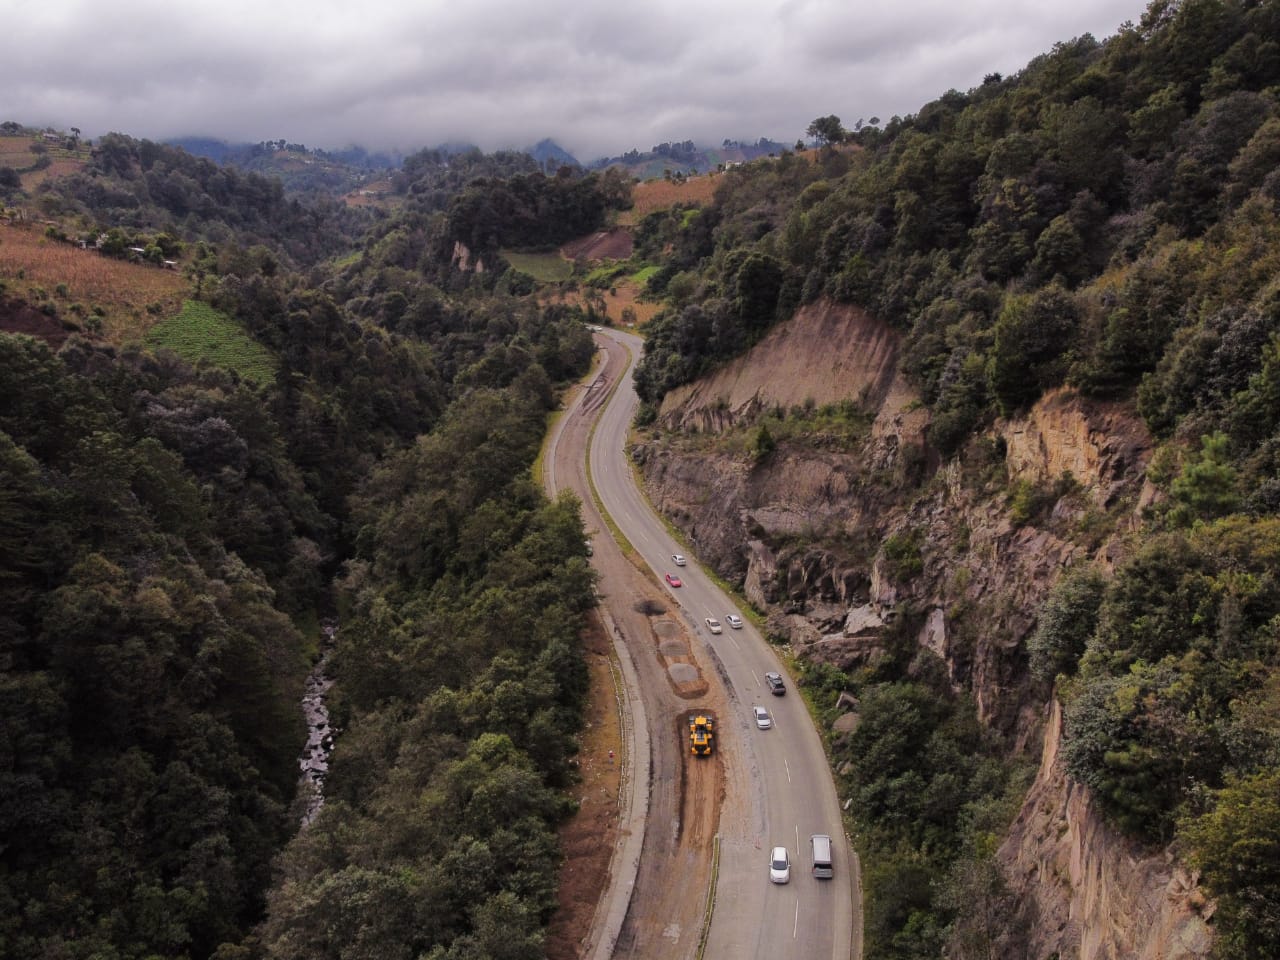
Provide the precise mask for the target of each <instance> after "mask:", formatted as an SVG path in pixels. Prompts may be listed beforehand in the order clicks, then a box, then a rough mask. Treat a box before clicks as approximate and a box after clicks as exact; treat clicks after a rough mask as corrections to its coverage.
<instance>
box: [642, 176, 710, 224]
mask: <svg viewBox="0 0 1280 960" xmlns="http://www.w3.org/2000/svg"><path fill="white" fill-rule="evenodd" d="M719 185H720V176H719V174H715V173H708V174H706V175H704V176H701V177H689V178H688V179H687V180H685V181H684V182H683V183H680V182H677V181H675V180H646V181H644V182H643V183H637V184H636V185H635V186H634V187H632V188H631V199H632V200H633V201H634V203H635V205H634V206H633V207H632V208H631V209H630V210H624V211H623V212H622V213H621V214H619V216H618V225H619V226H623V227H625V226H633V225H635V224H637V223H639V222H640V220H641V218H643V217H644V216H645V215H646V214H650V213H653V211H655V210H665V209H667V208H668V207H672V206H675V205H676V204H677V203H692V204H696V205H698V206H703V205H705V204H708V203H710V202H711V198H712V197H713V196H714V195H715V192H716V187H717V186H719Z"/></svg>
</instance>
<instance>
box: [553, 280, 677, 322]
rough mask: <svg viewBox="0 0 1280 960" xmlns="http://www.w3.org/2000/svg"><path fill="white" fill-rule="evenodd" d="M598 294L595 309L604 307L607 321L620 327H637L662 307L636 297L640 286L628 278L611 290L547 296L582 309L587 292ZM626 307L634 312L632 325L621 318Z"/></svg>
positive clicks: (584, 305) (585, 301) (585, 304)
mask: <svg viewBox="0 0 1280 960" xmlns="http://www.w3.org/2000/svg"><path fill="white" fill-rule="evenodd" d="M588 293H592V294H598V295H599V296H600V297H602V298H603V299H602V300H597V301H596V309H597V310H599V309H600V308H601V306H602V305H603V307H604V313H605V316H606V317H608V319H609V323H611V324H612V325H613V326H615V327H619V328H621V329H637V330H638V329H639V328H640V327H643V326H644V325H645V324H646V323H648V322H649V321H650V320H652V319H653V317H654V315H655V314H656V313H657V312H658V311H659V310H661V309H662V304H660V303H649V302H646V301H642V300H640V299H638V297H639V296H640V288H639V287H637V286H636V285H635V284H634V283H632V282H631V281H630V280H622V281H620V282H619V283H618V284H617V286H615V287H613V289H612V290H592V291H584V290H577V291H575V292H573V293H556V294H554V295H553V296H551V297H550V298H549V301H550V302H551V303H573V304H577V305H578V306H580V307H583V308H584V309H585V308H586V306H587V294H588ZM628 307H630V308H631V310H632V311H633V312H634V313H635V317H636V322H635V324H634V327H631V326H629V325H628V324H626V323H624V322H623V320H622V311H623V310H625V309H627V308H628Z"/></svg>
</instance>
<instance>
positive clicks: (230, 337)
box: [146, 300, 275, 383]
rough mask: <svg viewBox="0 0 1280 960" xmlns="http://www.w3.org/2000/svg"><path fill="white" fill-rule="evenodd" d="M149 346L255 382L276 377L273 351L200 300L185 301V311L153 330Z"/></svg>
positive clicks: (159, 324)
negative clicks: (207, 364) (219, 368)
mask: <svg viewBox="0 0 1280 960" xmlns="http://www.w3.org/2000/svg"><path fill="white" fill-rule="evenodd" d="M146 343H147V344H148V345H149V346H152V347H159V348H163V349H167V350H172V351H173V352H174V353H176V354H177V355H178V356H180V357H182V358H183V359H184V360H186V361H187V362H188V363H198V362H199V361H201V360H206V361H208V362H209V363H212V364H213V365H214V366H217V367H223V368H225V369H228V370H234V371H236V373H238V374H240V376H241V377H243V378H244V379H246V380H251V381H253V382H255V383H269V382H270V381H271V379H272V378H273V377H274V376H275V357H273V356H272V355H271V351H269V350H268V349H267V348H266V347H264V346H263V345H262V344H260V343H258V342H257V341H256V340H254V339H253V338H252V337H250V336H249V335H248V334H247V333H246V332H245V330H244V328H243V327H242V326H241V325H240V324H238V323H237V322H236V321H235V320H232V319H231V318H230V317H228V316H227V315H226V314H225V313H222V312H221V311H219V310H215V309H214V308H213V307H211V306H209V305H208V304H207V303H201V302H200V301H198V300H185V301H183V304H182V312H181V313H179V314H178V315H177V316H176V317H173V318H171V319H169V320H162V321H160V322H159V323H157V324H156V325H155V326H154V327H152V328H151V330H150V331H149V332H148V333H147V337H146Z"/></svg>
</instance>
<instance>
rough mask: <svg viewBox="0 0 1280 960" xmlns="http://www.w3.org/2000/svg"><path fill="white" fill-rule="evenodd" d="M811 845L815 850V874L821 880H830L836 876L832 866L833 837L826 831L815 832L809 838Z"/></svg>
mask: <svg viewBox="0 0 1280 960" xmlns="http://www.w3.org/2000/svg"><path fill="white" fill-rule="evenodd" d="M809 847H810V849H811V850H812V851H813V875H814V876H815V877H817V878H818V879H819V880H830V879H831V878H832V877H833V876H835V871H833V870H832V868H831V838H830V837H828V836H827V835H826V834H825V833H815V834H814V835H813V836H811V837H810V838H809Z"/></svg>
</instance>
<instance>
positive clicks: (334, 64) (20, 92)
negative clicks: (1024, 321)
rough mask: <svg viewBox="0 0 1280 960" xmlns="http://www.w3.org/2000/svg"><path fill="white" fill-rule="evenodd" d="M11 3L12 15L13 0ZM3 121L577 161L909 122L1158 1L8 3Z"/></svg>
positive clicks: (0, 76)
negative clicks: (875, 122) (552, 145)
mask: <svg viewBox="0 0 1280 960" xmlns="http://www.w3.org/2000/svg"><path fill="white" fill-rule="evenodd" d="M15 2H16V7H17V9H16V11H15V10H14V9H13V4H14V3H15ZM7 5H8V6H9V11H8V15H7V16H6V17H5V18H4V19H5V29H4V30H3V31H2V32H0V120H17V121H19V122H21V123H25V124H30V125H38V126H45V125H52V126H54V127H56V128H59V129H64V130H65V129H69V128H70V127H73V126H75V127H79V128H80V129H81V131H83V133H84V135H85V136H88V137H92V136H98V135H100V134H102V133H105V132H108V131H112V130H115V131H120V132H122V133H128V134H131V135H133V136H137V137H148V138H151V139H163V138H168V137H175V136H187V135H201V136H212V137H218V138H223V139H227V140H233V141H251V142H257V141H259V140H268V139H278V138H281V137H283V138H285V139H287V140H289V141H290V142H292V143H305V144H306V145H307V146H310V147H325V148H339V147H344V146H347V145H349V144H353V143H355V144H361V145H363V146H367V147H373V148H399V149H401V150H404V151H412V150H416V149H418V148H420V147H423V146H434V145H436V144H439V143H443V142H446V141H449V142H452V141H466V142H471V143H475V144H478V145H479V146H481V147H483V148H484V149H486V150H491V149H496V148H500V147H517V148H519V147H526V146H530V145H532V144H533V143H534V142H536V141H537V140H540V139H541V138H543V137H551V138H553V139H554V140H556V142H558V143H559V144H560V145H561V146H563V147H564V148H565V149H567V150H569V151H570V152H571V153H573V154H574V155H575V156H577V157H578V159H579V160H583V161H589V160H593V159H595V158H597V157H601V156H605V155H615V154H618V153H622V152H624V151H626V150H629V149H631V148H632V147H635V148H637V149H640V150H647V149H648V148H649V147H651V146H652V145H654V144H656V143H661V142H662V141H664V140H671V141H676V140H694V141H697V142H698V143H699V144H703V145H717V144H719V143H720V142H721V141H722V140H724V139H725V138H729V139H735V140H756V139H759V138H760V137H762V136H765V137H770V138H772V139H775V140H779V141H782V142H786V143H790V142H792V141H793V140H795V139H796V138H798V137H801V136H803V134H804V131H805V128H806V127H807V126H808V124H809V121H810V120H812V119H814V118H815V117H818V116H825V115H827V114H832V113H834V114H836V115H838V116H839V117H840V118H841V119H842V120H843V121H844V124H845V126H847V127H852V126H853V125H854V123H855V121H857V120H858V119H859V118H868V119H869V118H870V117H872V116H878V117H880V118H882V119H884V120H887V119H888V118H889V117H891V116H893V115H894V114H904V115H905V114H908V113H915V112H916V111H917V110H919V108H920V107H921V106H922V105H923V104H925V103H927V102H928V101H929V100H932V99H934V98H936V97H937V96H938V95H939V94H941V93H943V92H945V91H946V90H948V89H950V88H955V89H958V90H967V89H969V88H971V87H974V86H977V85H978V84H980V83H981V82H982V77H983V75H984V74H987V73H990V72H992V71H999V72H1001V73H1004V74H1006V75H1007V74H1010V73H1014V72H1016V71H1017V70H1019V69H1021V68H1022V67H1023V66H1025V65H1026V63H1027V61H1028V60H1030V59H1031V58H1032V57H1034V56H1036V55H1037V54H1040V53H1044V52H1046V51H1047V50H1049V49H1050V48H1051V47H1052V46H1053V44H1054V43H1055V42H1057V41H1060V40H1069V39H1071V38H1072V37H1076V36H1079V35H1080V34H1083V33H1092V34H1093V35H1094V36H1095V37H1097V38H1098V39H1103V38H1105V37H1108V36H1111V35H1112V34H1114V33H1115V32H1116V30H1117V28H1118V27H1119V26H1120V24H1121V23H1123V22H1124V21H1125V20H1133V21H1135V22H1136V21H1137V20H1138V19H1139V18H1140V17H1141V15H1142V12H1143V10H1144V9H1145V8H1146V3H1145V2H1143V0H967V2H964V0H736V2H726V0H692V2H690V0H680V2H670V0H651V2H647V3H635V2H625V0H623V2H618V0H614V2H601V0H540V2H534V0H521V2H514V0H449V2H440V0H418V2H412V0H404V2H390V0H365V2H363V3H361V2H359V0H306V2H301V0H252V2H249V0H203V2H189V0H96V2H91V0H83V2H81V0H8V4H7Z"/></svg>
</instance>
